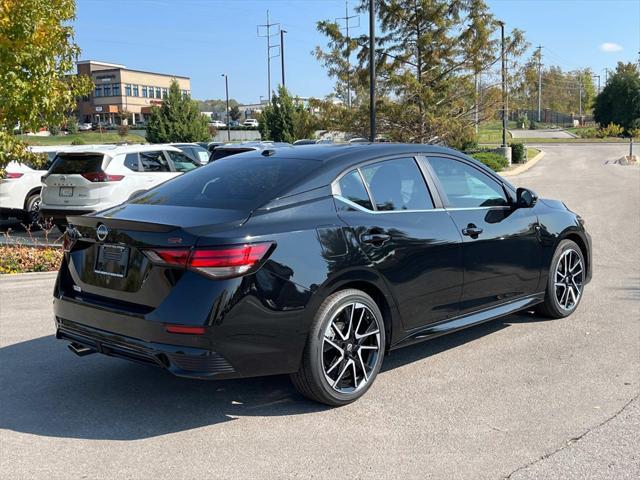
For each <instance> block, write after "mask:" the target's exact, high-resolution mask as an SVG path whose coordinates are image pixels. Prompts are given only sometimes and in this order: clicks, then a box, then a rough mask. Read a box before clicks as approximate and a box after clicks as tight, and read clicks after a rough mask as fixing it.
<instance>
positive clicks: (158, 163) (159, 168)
mask: <svg viewBox="0 0 640 480" xmlns="http://www.w3.org/2000/svg"><path fill="white" fill-rule="evenodd" d="M140 161H141V162H142V169H143V170H144V171H145V172H170V171H171V169H170V168H169V163H168V162H167V159H166V158H165V157H164V155H163V153H162V152H140Z"/></svg>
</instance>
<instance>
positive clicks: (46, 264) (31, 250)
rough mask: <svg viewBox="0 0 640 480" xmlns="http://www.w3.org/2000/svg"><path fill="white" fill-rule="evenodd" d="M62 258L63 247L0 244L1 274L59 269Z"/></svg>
mask: <svg viewBox="0 0 640 480" xmlns="http://www.w3.org/2000/svg"><path fill="white" fill-rule="evenodd" d="M61 260H62V249H61V248H53V247H45V248H35V247H26V246H24V245H3V246H0V274H2V273H23V272H49V271H52V270H57V269H58V268H59V267H60V262H61Z"/></svg>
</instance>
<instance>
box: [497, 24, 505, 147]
mask: <svg viewBox="0 0 640 480" xmlns="http://www.w3.org/2000/svg"><path fill="white" fill-rule="evenodd" d="M498 23H500V39H501V46H500V52H501V54H500V55H501V57H502V146H503V147H506V146H507V58H506V56H505V52H504V22H498Z"/></svg>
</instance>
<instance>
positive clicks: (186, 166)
mask: <svg viewBox="0 0 640 480" xmlns="http://www.w3.org/2000/svg"><path fill="white" fill-rule="evenodd" d="M167 153H168V154H169V158H170V159H171V161H172V162H173V166H174V168H175V169H176V172H188V171H189V170H193V169H194V168H197V167H199V166H200V164H199V163H196V161H195V160H193V159H192V158H190V157H188V156H187V155H185V154H184V153H182V152H174V151H171V150H167Z"/></svg>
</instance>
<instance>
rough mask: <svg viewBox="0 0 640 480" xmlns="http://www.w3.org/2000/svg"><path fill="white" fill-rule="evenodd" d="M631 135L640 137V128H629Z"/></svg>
mask: <svg viewBox="0 0 640 480" xmlns="http://www.w3.org/2000/svg"><path fill="white" fill-rule="evenodd" d="M629 135H631V136H632V137H633V138H640V128H632V129H631V130H629Z"/></svg>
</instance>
